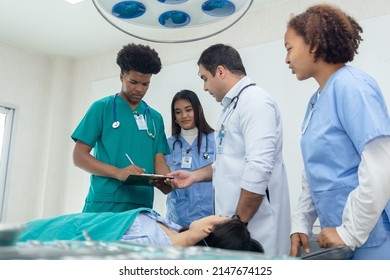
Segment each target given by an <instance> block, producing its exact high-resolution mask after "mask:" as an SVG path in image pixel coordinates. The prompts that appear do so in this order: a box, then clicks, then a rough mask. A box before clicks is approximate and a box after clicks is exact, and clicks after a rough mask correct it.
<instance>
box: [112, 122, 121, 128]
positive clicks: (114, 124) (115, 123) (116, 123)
mask: <svg viewBox="0 0 390 280" xmlns="http://www.w3.org/2000/svg"><path fill="white" fill-rule="evenodd" d="M120 124H121V123H120V122H119V121H115V122H113V123H112V128H118V127H119V125H120Z"/></svg>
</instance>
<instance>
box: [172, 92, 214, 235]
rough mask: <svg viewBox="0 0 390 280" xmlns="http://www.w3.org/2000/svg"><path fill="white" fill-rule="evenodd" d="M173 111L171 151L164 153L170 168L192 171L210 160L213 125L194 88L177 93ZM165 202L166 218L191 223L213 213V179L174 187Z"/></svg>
mask: <svg viewBox="0 0 390 280" xmlns="http://www.w3.org/2000/svg"><path fill="white" fill-rule="evenodd" d="M171 115H172V136H171V137H169V138H168V145H169V147H170V151H171V153H170V154H169V155H166V156H165V159H166V162H167V164H168V165H169V167H170V169H171V170H172V171H175V170H182V169H184V170H188V171H190V170H195V169H198V168H201V167H204V166H206V165H209V164H211V163H212V162H213V161H214V146H215V145H214V129H212V128H211V127H210V125H209V124H208V123H207V121H206V118H205V116H204V112H203V108H202V105H201V103H200V101H199V98H198V96H197V95H196V93H195V92H193V91H191V90H182V91H180V92H178V93H176V95H175V96H174V97H173V99H172V103H171ZM166 203H167V219H169V220H171V221H173V222H175V223H177V224H179V225H181V226H186V227H188V226H189V225H190V224H191V222H193V221H195V220H197V219H200V218H203V217H206V216H209V215H212V214H213V213H214V211H213V188H212V184H211V181H210V182H200V183H195V184H193V185H192V186H191V187H189V188H186V189H175V190H173V191H172V192H170V193H169V194H168V196H167V202H166Z"/></svg>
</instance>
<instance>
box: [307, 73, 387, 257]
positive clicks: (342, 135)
mask: <svg viewBox="0 0 390 280" xmlns="http://www.w3.org/2000/svg"><path fill="white" fill-rule="evenodd" d="M389 135H390V119H389V115H388V111H387V108H386V104H385V100H384V98H383V96H382V93H381V90H380V88H379V86H378V84H377V83H376V81H375V80H374V79H373V78H372V77H370V76H368V75H367V74H366V73H364V72H362V71H360V70H358V69H356V68H353V67H350V66H345V67H343V68H341V69H340V70H338V71H337V72H336V73H334V74H333V75H332V76H331V77H330V78H329V80H328V82H327V83H326V85H325V87H324V89H323V90H322V93H321V95H320V97H319V98H318V99H317V93H315V94H314V95H313V97H312V98H311V100H310V102H309V104H308V107H307V111H306V116H305V120H304V122H303V125H302V140H301V149H302V155H303V160H304V165H305V170H306V173H307V179H308V182H309V186H310V189H311V194H312V198H313V202H314V204H315V207H316V210H317V214H318V217H319V220H320V224H321V227H322V228H324V227H337V226H339V225H340V224H341V222H342V212H343V209H344V206H345V203H346V200H347V198H348V195H349V193H350V192H351V191H352V190H354V189H355V188H356V187H357V186H358V184H359V181H358V167H359V164H360V161H361V155H362V152H363V150H364V146H365V145H366V143H367V142H369V141H370V140H373V139H375V138H377V137H380V136H389ZM388 205H389V204H388ZM387 208H388V209H389V207H387ZM387 214H390V213H387ZM385 240H386V232H385V229H384V224H383V218H382V217H380V219H379V221H378V223H377V225H376V226H375V228H374V229H373V231H372V232H371V234H370V236H369V238H368V240H367V242H366V243H365V244H364V245H363V247H371V246H377V245H380V244H383V243H384V242H385ZM361 248H362V247H361ZM357 250H358V249H357Z"/></svg>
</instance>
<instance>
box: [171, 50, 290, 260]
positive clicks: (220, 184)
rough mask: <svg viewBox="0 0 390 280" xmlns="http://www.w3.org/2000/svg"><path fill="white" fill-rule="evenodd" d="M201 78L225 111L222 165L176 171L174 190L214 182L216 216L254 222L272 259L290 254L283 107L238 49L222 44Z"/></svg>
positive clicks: (219, 152) (202, 62)
mask: <svg viewBox="0 0 390 280" xmlns="http://www.w3.org/2000/svg"><path fill="white" fill-rule="evenodd" d="M198 66H199V76H200V78H201V79H202V80H203V82H204V90H205V91H208V92H209V93H210V94H211V95H212V96H213V97H214V98H215V99H216V101H217V102H221V105H222V106H223V111H222V114H221V116H220V119H219V122H218V126H217V127H218V133H216V141H215V142H216V160H215V162H214V163H213V164H210V165H208V166H206V167H204V168H201V169H198V170H195V171H193V172H186V171H175V172H172V173H170V175H173V176H175V177H176V178H175V179H174V180H172V182H171V184H172V185H173V187H174V188H184V187H187V186H189V185H191V184H193V183H194V182H199V181H209V180H211V179H212V180H213V186H214V191H215V214H217V215H228V216H230V215H233V217H234V218H238V219H240V220H241V221H242V222H244V223H248V229H249V231H250V232H251V235H252V238H254V239H256V240H257V241H259V242H260V243H261V244H262V245H263V247H264V250H265V253H266V254H267V255H270V256H284V255H288V253H289V248H290V241H289V235H290V200H289V191H288V182H287V175H286V171H285V167H284V161H283V155H282V146H283V133H282V122H281V116H280V112H279V108H278V106H277V104H276V102H275V101H274V100H273V99H272V97H271V96H270V95H269V94H268V93H267V92H266V91H265V90H263V89H261V88H260V87H258V86H256V85H255V83H253V81H252V80H251V79H250V78H249V77H247V76H246V71H245V67H244V66H243V63H242V60H241V57H240V55H239V53H238V52H237V50H235V49H234V48H232V47H231V46H228V45H223V44H216V45H213V46H210V47H209V48H207V49H206V50H205V51H203V53H202V55H201V57H200V58H199V60H198Z"/></svg>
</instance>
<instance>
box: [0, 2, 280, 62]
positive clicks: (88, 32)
mask: <svg viewBox="0 0 390 280" xmlns="http://www.w3.org/2000/svg"><path fill="white" fill-rule="evenodd" d="M276 2H283V0H255V1H254V3H253V4H252V7H251V9H252V10H254V9H258V8H260V7H261V6H264V5H271V4H275V3H276ZM0 7H1V9H0V41H1V42H5V43H7V44H10V45H13V46H16V47H19V48H22V49H25V50H28V51H30V52H32V53H38V54H41V55H50V56H64V57H74V58H80V57H86V56H91V55H96V54H100V53H104V52H107V51H111V50H113V49H116V48H117V46H118V45H121V44H125V43H127V42H128V41H129V35H127V34H125V33H123V32H121V31H119V30H117V29H115V28H114V27H113V26H112V25H110V24H109V23H108V22H107V21H106V20H105V19H104V18H103V17H102V16H101V15H100V14H99V13H98V11H97V10H96V8H95V6H94V5H93V3H92V0H84V1H82V2H80V3H78V4H75V5H71V4H68V3H66V2H64V1H63V0H0ZM133 41H134V42H137V41H138V42H142V41H140V40H138V39H135V38H133ZM143 42H145V41H143Z"/></svg>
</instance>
